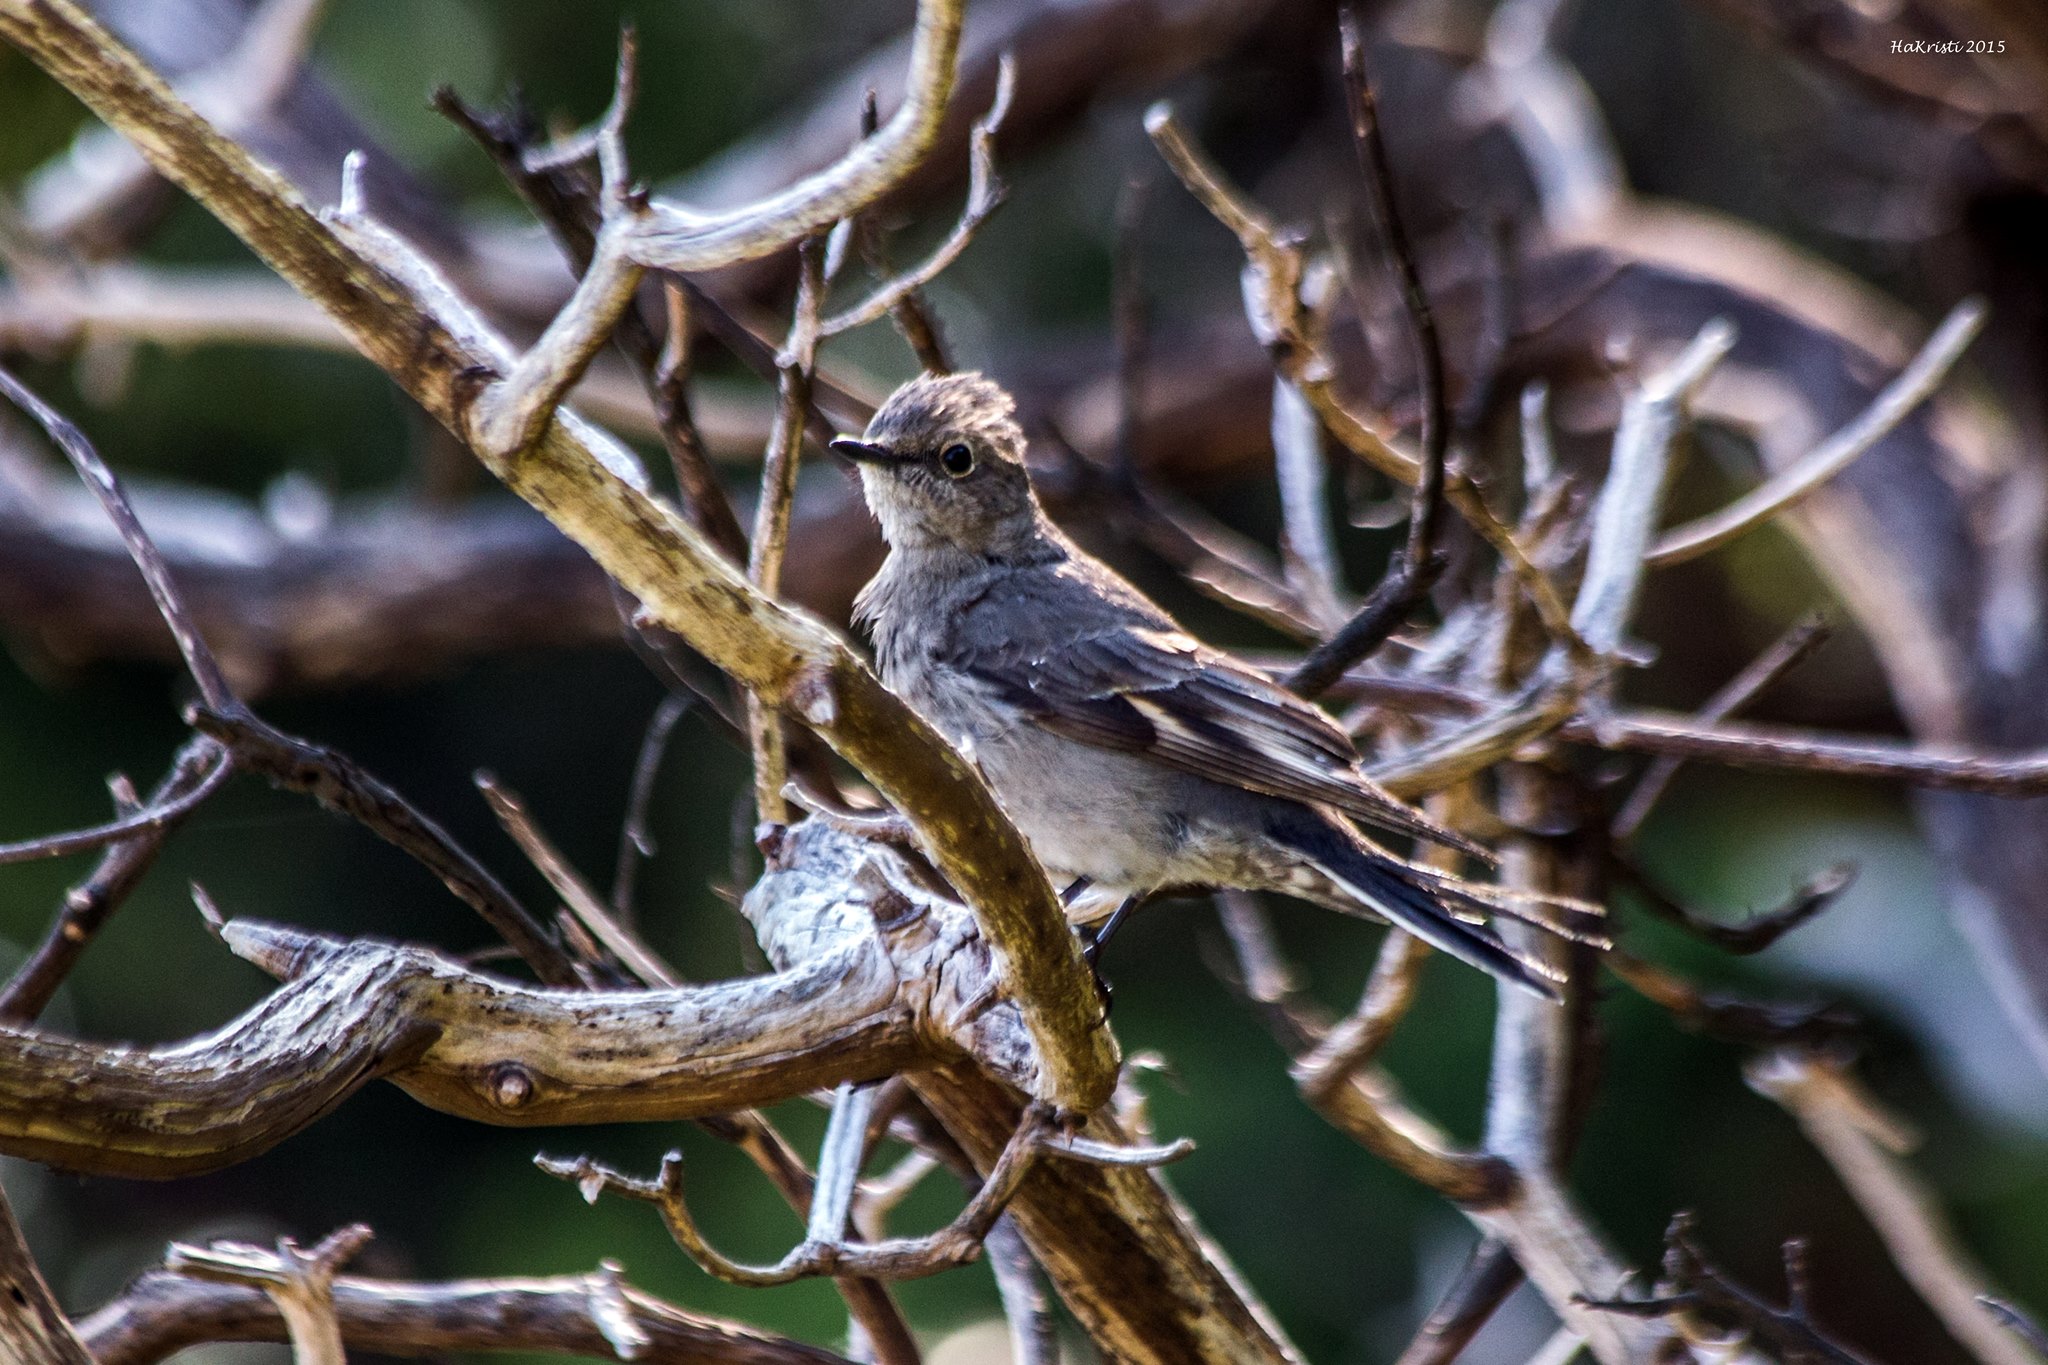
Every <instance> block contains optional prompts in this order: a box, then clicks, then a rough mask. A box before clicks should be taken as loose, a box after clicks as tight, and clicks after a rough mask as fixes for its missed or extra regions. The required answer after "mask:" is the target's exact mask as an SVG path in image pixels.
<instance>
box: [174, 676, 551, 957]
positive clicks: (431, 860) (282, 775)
mask: <svg viewBox="0 0 2048 1365" xmlns="http://www.w3.org/2000/svg"><path fill="white" fill-rule="evenodd" d="M185 719H186V722H187V723H188V724H190V725H191V726H192V728H193V729H195V730H197V731H199V732H200V733H201V734H205V735H210V736H212V737H213V738H214V739H216V740H218V741H220V743H221V744H223V745H224V746H226V748H227V750H228V752H229V753H230V754H232V755H233V756H234V762H235V766H236V767H237V768H239V769H241V770H242V771H244V772H250V773H255V774H257V775H259V776H261V777H263V778H265V779H267V780H268V781H270V782H271V783H272V784H273V785H275V786H278V787H281V788H283V789H284V790H286V791H294V792H299V793H302V794H304V795H307V796H310V797H312V798H313V799H314V800H315V801H318V802H319V803H320V804H321V805H322V806H325V807H326V808H327V809H329V810H331V811H334V812H336V813H337V814H340V815H344V816H346V817H348V818H349V819H351V820H354V821H355V822H356V823H357V824H359V825H361V826H363V828H365V829H367V830H369V831H370V832H371V833H372V834H374V835H376V836H377V837H378V838H380V839H382V840H384V841H385V842H386V843H388V844H391V845H392V846H393V847H395V848H398V849H402V850H403V851H404V852H406V853H407V854H409V855H411V856H412V857H413V858H414V859H415V860H416V861H418V862H419V863H420V864H421V865H422V866H424V867H425V868H426V869H427V870H428V871H429V872H431V873H433V874H434V875H435V876H436V877H438V878H439V879H440V881H441V884H442V885H443V886H445V887H447V888H448V890H449V891H450V892H452V893H453V894H454V895H455V897H456V899H458V900H460V901H462V902H463V903H465V904H466V905H468V906H469V907H470V908H471V909H473V910H475V911H476V912H477V914H478V915H479V916H481V917H482V919H483V920H484V922H485V923H486V924H489V925H490V926H491V928H492V929H494V930H496V931H497V933H498V934H499V936H500V937H502V938H503V939H504V940H505V941H506V942H507V943H509V944H511V945H512V947H513V948H514V949H515V950H516V951H517V952H518V953H519V956H520V957H522V958H524V959H525V960H526V962H527V964H528V965H529V966H531V967H532V968H533V970H534V972H535V974H536V975H538V976H539V977H540V979H541V980H543V981H546V982H548V983H550V984H552V985H575V984H580V983H579V981H578V978H577V976H576V971H575V967H574V965H573V964H572V963H571V962H570V960H569V957H568V954H567V953H565V952H564V951H563V949H562V946H561V944H559V943H557V942H556V941H555V938H554V935H552V934H550V933H549V932H548V931H547V930H546V929H544V928H542V927H541V925H540V924H539V922H538V921H536V920H535V919H534V918H533V917H532V916H531V915H529V914H528V913H527V912H526V907H524V906H523V905H521V904H520V903H519V901H518V898H517V897H515V896H513V894H512V893H511V892H510V891H508V890H507V889H506V888H505V885H504V883H502V882H500V881H499V880H498V879H497V877H496V876H494V875H492V873H491V871H490V869H488V868H486V867H485V866H484V865H483V864H482V863H480V862H478V861H477V859H476V858H475V857H473V856H472V855H471V854H470V853H469V851H468V850H467V849H465V848H463V847H462V845H461V844H459V843H457V842H456V841H455V836H453V835H452V834H450V833H449V832H448V831H447V830H445V829H443V828H442V827H441V825H440V824H439V823H438V822H437V821H435V820H434V819H433V817H431V816H429V815H428V814H427V813H426V812H425V811H422V810H421V809H419V808H418V807H417V806H415V805H413V804H412V803H411V802H410V801H408V800H406V799H405V797H403V796H401V795H400V794H399V793H398V792H397V791H396V790H395V789H394V788H392V787H391V786H389V785H388V784H386V783H385V782H383V781H382V780H381V779H379V778H378V777H377V776H376V775H375V774H373V773H371V772H369V771H368V770H367V769H365V768H364V767H363V766H362V765H361V764H359V763H357V762H356V761H355V760H354V759H352V758H350V757H349V756H348V755H346V754H344V753H342V752H340V751H339V750H336V749H330V748H328V747H327V746H326V745H323V744H315V743H313V742H312V741H311V740H306V739H301V738H299V737H298V736H296V735H289V734H286V733H285V732H284V731H282V730H279V729H277V728H275V727H274V726H272V725H270V724H269V723H268V722H267V721H265V720H263V719H262V718H260V717H258V716H257V715H256V714H255V713H253V712H251V711H249V710H248V709H247V708H245V707H243V706H242V705H241V704H240V703H239V702H237V703H235V705H234V709H233V710H231V711H229V712H226V713H220V712H215V711H213V710H210V709H208V708H206V707H202V706H194V707H190V708H187V710H186V713H185Z"/></svg>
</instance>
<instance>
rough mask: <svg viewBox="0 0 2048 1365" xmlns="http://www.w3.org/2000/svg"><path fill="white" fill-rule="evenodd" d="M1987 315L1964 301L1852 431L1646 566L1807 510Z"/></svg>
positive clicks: (1675, 560)
mask: <svg viewBox="0 0 2048 1365" xmlns="http://www.w3.org/2000/svg"><path fill="white" fill-rule="evenodd" d="M1986 312H1987V310H1986V308H1985V306H1984V301H1983V300H1982V299H1977V298H1969V299H1964V300H1963V301H1962V302H1961V303H1959V304H1957V305H1956V306H1955V307H1954V308H1952V309H1950V310H1949V315H1948V316H1947V317H1946V318H1944V319H1943V320H1942V324H1941V326H1939V327H1937V328H1935V329H1934V335H1933V336H1930V337H1929V338H1927V344H1926V345H1924V346H1922V347H1921V348H1920V352H1919V354H1917V355H1915V356H1914V357H1913V359H1912V361H1911V362H1910V363H1908V364H1907V366H1906V368H1905V369H1903V370H1900V371H1899V373H1898V375H1897V377H1896V378H1894V379H1893V380H1892V382H1891V383H1889V384H1887V385H1885V386H1884V388H1883V389H1882V390H1880V391H1879V393H1878V395H1877V397H1876V398H1874V399H1872V400H1871V402H1870V406H1869V407H1867V408H1865V409H1864V410H1863V411H1862V412H1861V413H1859V414H1858V415H1857V416H1856V418H1855V419H1854V420H1853V421H1851V422H1850V423H1849V424H1848V425H1847V426H1845V427H1843V428H1842V429H1841V430H1839V431H1837V432H1836V433H1835V434H1834V435H1832V436H1830V437H1828V438H1827V439H1826V440H1825V441H1822V442H1821V443H1820V444H1819V445H1817V446H1815V447H1814V448H1813V449H1812V450H1811V451H1808V452H1807V453H1806V454H1805V455H1802V456H1800V457H1799V458H1798V459H1796V460H1794V461H1792V463H1790V464H1788V465H1786V466H1785V467H1784V468H1783V469H1780V470H1779V471H1778V472H1777V473H1775V474H1773V475H1772V476H1771V477H1770V478H1768V479H1766V480H1764V482H1763V483H1761V484H1759V485H1758V486H1757V487H1755V488H1753V489H1751V490H1750V491H1749V492H1747V493H1745V494H1743V495H1742V496H1741V497H1739V498H1737V499H1736V500H1735V501H1734V502H1731V503H1729V504H1728V505H1727V506H1726V507H1723V508H1721V509H1720V510H1719V511H1717V512H1710V513H1709V514H1707V515H1706V516H1704V517H1700V518H1698V519H1697V520H1694V521H1689V522H1687V523H1685V525H1683V526H1678V527H1674V528H1673V529H1671V530H1669V531H1666V532H1665V533H1664V534H1663V535H1662V536H1660V537H1658V539H1657V543H1656V544H1655V545H1654V546H1653V547H1652V548H1651V549H1650V552H1649V554H1648V555H1647V556H1645V558H1644V563H1645V564H1646V565H1647V566H1648V567H1650V568H1653V569H1661V568H1664V567H1666V566H1667V565H1671V564H1683V563H1684V562H1685V561H1686V560H1688V559H1697V558H1698V557H1699V556H1701V555H1703V554H1706V553H1707V552H1708V551H1710V550H1717V549H1719V548H1720V547H1721V546H1723V545H1726V544H1727V543H1728V542H1729V541H1731V540H1734V539H1735V538H1736V537H1738V536H1741V535H1743V534H1745V533H1746V532H1749V531H1752V530H1754V529H1756V528H1757V527H1759V526H1761V525H1763V524H1764V523H1765V522H1767V521H1769V520H1771V519H1772V518H1773V517H1776V516H1778V515H1779V514H1780V513H1782V512H1785V511H1786V510H1788V509H1790V508H1792V507H1796V506H1797V505H1798V504H1799V503H1801V502H1803V501H1804V500H1805V499H1806V498H1808V497H1809V496H1811V495H1812V494H1813V493H1814V492H1815V491H1816V490H1818V489H1819V488H1821V487H1822V486H1823V485H1824V484H1826V483H1827V481H1828V480H1830V479H1832V478H1834V477H1835V476H1836V475H1837V474H1839V473H1841V472H1842V471H1843V470H1845V469H1847V468H1848V467H1849V466H1850V465H1851V464H1853V463H1855V461H1856V457H1857V456H1859V455H1861V454H1863V452H1864V451H1866V450H1869V449H1870V448H1871V447H1872V446H1874V445H1876V444H1877V443H1878V442H1879V441H1881V440H1883V439H1884V437H1885V435H1886V433H1888V432H1889V431H1891V429H1892V428H1893V427H1895V426H1897V425H1898V424H1899V423H1900V422H1902V421H1904V420H1905V419H1906V417H1907V416H1908V415H1909V414H1910V413H1911V412H1912V411H1913V409H1914V408H1916V407H1918V406H1919V405H1920V404H1921V403H1923V402H1925V401H1926V400H1927V399H1929V398H1931V397H1933V396H1934V391H1935V390H1936V389H1937V388H1939V387H1940V386H1941V381H1942V380H1943V378H1945V377H1946V376H1947V374H1948V372H1949V370H1950V368H1951V367H1953V366H1954V365H1955V363H1956V361H1957V360H1959V359H1961V358H1962V354H1963V352H1964V351H1965V350H1967V349H1968V348H1969V345H1970V343H1971V342H1972V341H1973V340H1975V339H1976V336H1977V333H1978V332H1979V331H1981V330H1983V327H1984V318H1985V315H1986Z"/></svg>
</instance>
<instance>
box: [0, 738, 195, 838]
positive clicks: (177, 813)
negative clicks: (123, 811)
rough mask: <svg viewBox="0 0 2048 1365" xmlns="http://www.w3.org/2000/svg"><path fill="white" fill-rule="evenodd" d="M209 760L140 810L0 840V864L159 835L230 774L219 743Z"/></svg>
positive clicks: (183, 816)
mask: <svg viewBox="0 0 2048 1365" xmlns="http://www.w3.org/2000/svg"><path fill="white" fill-rule="evenodd" d="M207 758H208V760H209V763H208V766H207V767H206V768H205V770H204V772H203V775H202V776H200V778H199V780H198V781H197V782H196V783H193V784H191V785H189V786H187V785H183V784H181V785H180V787H179V789H178V790H176V791H174V792H172V793H170V794H169V795H167V796H165V797H164V798H163V799H161V800H159V801H154V802H152V803H151V804H150V805H148V806H145V807H143V808H142V809H141V810H138V811H134V812H132V813H130V814H128V815H123V816H121V817H119V818H118V819H114V820H109V821H107V822H105V823H104V824H98V825H89V826H87V827H86V828H84V829H74V830H66V831H64V832H63V833H61V834H45V835H43V836H41V837H40V838H36V839H24V840H22V841H21V842H20V843H13V844H0V866H5V865H6V864H8V863H28V862H35V861H37V860H39V859H43V858H62V857H65V856H66V855H68V854H72V853H85V852H88V851H90V850H92V849H96V848H105V847H106V846H107V845H108V844H116V845H118V844H122V843H125V842H127V841H129V840H133V839H138V838H142V837H145V836H156V835H161V834H162V833H163V832H164V831H165V830H166V829H168V828H169V827H170V826H172V825H176V824H178V823H179V822H181V821H182V820H183V819H184V818H185V817H186V816H188V815H190V814H191V813H192V812H193V811H194V810H195V809H197V808H198V807H199V806H201V805H203V804H204V803H205V801H206V799H207V798H208V797H210V796H212V795H213V794H214V793H215V792H217V791H219V790H220V789H221V788H222V787H223V786H225V785H226V784H227V780H228V779H229V778H230V777H233V776H234V773H235V766H234V764H233V763H230V762H227V761H225V760H226V755H225V754H224V753H222V752H221V749H220V746H218V745H214V746H211V752H210V753H209V754H208V755H207Z"/></svg>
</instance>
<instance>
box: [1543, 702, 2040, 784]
mask: <svg viewBox="0 0 2048 1365" xmlns="http://www.w3.org/2000/svg"><path fill="white" fill-rule="evenodd" d="M1558 733H1559V735H1560V736H1562V737H1563V738H1565V739H1567V740H1570V741H1572V742H1573V743H1575V744H1588V745H1591V746H1593V747H1594V748H1598V749H1607V750H1611V751H1614V752H1620V753H1642V754H1669V755H1672V756H1673V757H1678V758H1693V759H1702V760H1705V761H1706V762H1709V763H1719V764H1723V765H1724V766H1727V767H1731V768H1753V769H1756V770H1758V771H1761V772H1803V773H1826V774H1828V775H1830V776H1833V777H1882V778H1890V779H1893V780H1895V781H1900V782H1905V783H1908V784H1910V785H1912V786H1915V787H1931V788H1935V789H1938V790H1943V791H1969V792H1984V793H1986V794H1988V795H1992V796H2039V795H2041V794H2042V793H2044V792H2048V751H2044V750H2040V749H2027V750H2021V751H2018V752H2010V751H2007V752H2000V751H1998V750H1992V749H1976V748H1971V747H1969V746H1966V745H1937V744H1907V743H1903V742H1900V741H1897V740H1887V739H1879V738H1874V737H1863V736H1854V735H1838V734H1830V733H1828V732H1827V731H1823V730H1806V729H1800V728H1797V727H1793V726H1786V725H1764V724H1761V723H1758V722H1754V721H1723V722H1721V723H1720V724H1718V725H1702V724H1700V723H1698V722H1697V721H1695V720H1694V719H1693V718H1692V717H1690V716H1683V715H1678V714H1675V713H1671V712H1664V711H1649V710H1629V711H1615V712H1611V713H1609V714H1607V715H1604V716H1602V717H1601V718H1600V719H1599V721H1598V722H1594V721H1592V720H1588V719H1586V718H1584V717H1573V718H1571V719H1569V720H1567V721H1565V723H1564V724H1563V725H1562V726H1561V727H1559V730H1558Z"/></svg>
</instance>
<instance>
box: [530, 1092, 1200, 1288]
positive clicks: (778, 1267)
mask: <svg viewBox="0 0 2048 1365" xmlns="http://www.w3.org/2000/svg"><path fill="white" fill-rule="evenodd" d="M1185 1150H1186V1148H1185V1146H1184V1145H1180V1144H1177V1145H1176V1146H1174V1147H1171V1148H1142V1149H1140V1148H1129V1149H1123V1148H1115V1147H1107V1146H1105V1145H1104V1144H1101V1143H1094V1142H1089V1141H1087V1140H1085V1139H1080V1138H1072V1137H1067V1138H1062V1137H1058V1136H1054V1135H1053V1131H1052V1129H1051V1126H1050V1124H1049V1121H1048V1119H1047V1117H1046V1116H1045V1114H1044V1113H1043V1112H1042V1111H1040V1110H1037V1109H1034V1110H1033V1111H1031V1113H1030V1114H1028V1115H1027V1116H1026V1119H1025V1121H1024V1123H1023V1124H1022V1125H1020V1126H1019V1127H1018V1129H1017V1131H1016V1132H1015V1133H1014V1134H1013V1135H1012V1136H1011V1139H1010V1141H1009V1143H1008V1144H1007V1145H1006V1146H1005V1147H1004V1149H1003V1153H1002V1155H1001V1156H1000V1157H999V1158H998V1159H997V1161H996V1163H995V1165H994V1166H993V1167H992V1168H991V1169H990V1171H989V1173H988V1177H987V1179H986V1180H984V1181H983V1183H982V1186H981V1188H980V1189H979V1190H977V1191H976V1192H975V1194H974V1197H973V1198H972V1199H970V1200H969V1201H968V1203H967V1207H966V1208H965V1209H963V1210H961V1212H960V1214H959V1216H958V1217H957V1218H955V1219H954V1220H953V1221H952V1222H951V1223H949V1224H947V1225H946V1226H945V1227H943V1228H941V1229H939V1230H938V1231H937V1232H934V1233H930V1234H927V1235H926V1236H923V1237H914V1238H889V1239H886V1240H884V1241H881V1242H875V1243H852V1242H847V1241H845V1240H843V1239H838V1238H833V1239H824V1240H820V1239H817V1238H813V1237H808V1236H807V1237H806V1238H805V1239H804V1240H803V1241H802V1242H801V1243H799V1244H798V1245H797V1246H795V1247H793V1248H791V1250H790V1251H789V1253H788V1254H787V1255H785V1256H784V1257H783V1258H782V1259H781V1260H780V1261H778V1262H776V1263H775V1264H774V1265H769V1266H755V1265H745V1264H742V1263H741V1262H738V1261H734V1260H732V1259H731V1258H729V1257H727V1256H725V1255H723V1254H721V1253H720V1252H718V1251H717V1250H716V1249H715V1248H713V1247H712V1246H711V1245H710V1244H709V1243H708V1242H706V1241H705V1240H704V1236H703V1234H702V1233H701V1232H699V1231H698V1229H697V1224H696V1220H695V1219H694V1218H693V1217H692V1216H691V1214H690V1210H689V1205H688V1204H687V1202H685V1198H684V1191H683V1160H682V1154H681V1153H679V1152H670V1153H669V1154H668V1156H667V1157H665V1158H664V1159H663V1160H662V1163H661V1173H660V1174H659V1175H658V1176H656V1177H655V1178H654V1179H653V1180H641V1179H636V1178H634V1177H632V1176H627V1175H622V1174H620V1173H619V1172H617V1171H614V1170H612V1169H610V1168H609V1167H606V1166H603V1165H600V1164H598V1163H597V1162H594V1161H592V1160H591V1159H590V1158H589V1157H577V1158H575V1159H573V1160H560V1159H557V1158H553V1157H546V1156H542V1157H536V1158H535V1164H536V1165H538V1166H539V1167H540V1168H541V1169H542V1170H543V1171H546V1172H547V1173H548V1174H549V1175H552V1176H556V1177H558V1178H559V1179H563V1180H569V1181H573V1182H574V1183H575V1184H576V1186H577V1188H578V1190H579V1191H581V1192H582V1194H583V1197H584V1199H585V1200H586V1201H587V1202H591V1203H595V1202H596V1200H597V1198H598V1196H600V1195H601V1194H603V1193H604V1192H605V1191H607V1190H610V1191H612V1192H614V1193H616V1194H620V1195H623V1196H625V1197H626V1198H628V1199H635V1200H638V1201H640V1202H642V1203H647V1204H652V1205H654V1206H655V1207H656V1208H657V1209H658V1210H659V1211H660V1213H661V1216H662V1221H663V1223H665V1224H666V1225H667V1227H668V1231H669V1235H670V1236H671V1237H673V1238H674V1239H675V1242H676V1245H677V1246H679V1247H681V1248H682V1250H683V1251H684V1252H685V1253H686V1254H687V1255H688V1256H689V1257H690V1259H691V1260H693V1261H695V1262H696V1263H697V1264H698V1265H699V1266H701V1267H703V1269H704V1270H705V1271H706V1272H707V1273H708V1274H711V1275H713V1276H716V1277H717V1278H719V1279H721V1280H724V1281H726V1282H727V1283H729V1284H738V1285H747V1286H752V1287H761V1286H765V1285H777V1284H788V1283H790V1282H791V1281H794V1280H799V1279H805V1278H810V1277H815V1276H819V1275H860V1276H865V1277H868V1278H872V1279H878V1280H904V1279H916V1278H919V1277H922V1276H926V1275H935V1274H937V1273H938V1272H939V1271H941V1270H947V1269H951V1268H952V1267H954V1266H957V1265H964V1264H966V1263H967V1262H969V1261H972V1260H973V1259H974V1258H975V1257H976V1256H978V1255H979V1254H980V1252H981V1243H982V1239H983V1238H985V1237H986V1236H987V1235H988V1230H989V1228H990V1226H991V1225H993V1224H994V1222H995V1220H996V1218H997V1217H998V1216H999V1215H1000V1214H1001V1213H1002V1211H1003V1207H1004V1205H1006V1204H1007V1203H1008V1202H1009V1200H1010V1197H1011V1196H1012V1195H1014V1194H1015V1193H1016V1191H1017V1187H1018V1185H1019V1184H1021V1183H1022V1182H1023V1179H1024V1176H1025V1175H1026V1174H1027V1173H1028V1172H1029V1170H1030V1168H1031V1165H1032V1163H1033V1162H1034V1161H1035V1160H1036V1159H1037V1158H1038V1157H1039V1156H1040V1155H1041V1154H1046V1155H1061V1156H1066V1157H1070V1158H1073V1159H1076V1160H1083V1161H1090V1162H1095V1163H1097V1164H1105V1165H1117V1166H1138V1167H1145V1166H1156V1165H1159V1164H1160V1163H1161V1162H1163V1161H1170V1160H1174V1159H1175V1158H1177V1157H1178V1156H1180V1155H1182V1154H1184V1152H1185Z"/></svg>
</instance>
